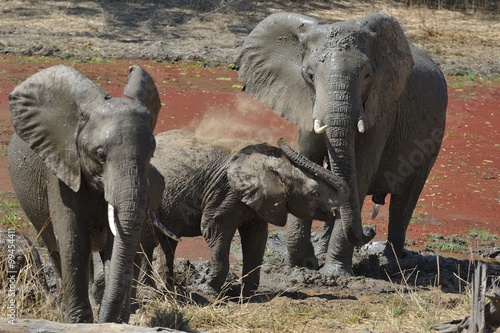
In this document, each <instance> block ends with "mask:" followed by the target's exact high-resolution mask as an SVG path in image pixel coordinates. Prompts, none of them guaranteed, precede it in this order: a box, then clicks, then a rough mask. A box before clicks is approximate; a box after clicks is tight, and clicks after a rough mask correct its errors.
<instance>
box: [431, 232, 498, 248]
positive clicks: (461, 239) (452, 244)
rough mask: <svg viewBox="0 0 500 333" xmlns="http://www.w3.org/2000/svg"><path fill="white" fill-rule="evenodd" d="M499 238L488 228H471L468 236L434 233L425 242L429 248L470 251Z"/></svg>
mask: <svg viewBox="0 0 500 333" xmlns="http://www.w3.org/2000/svg"><path fill="white" fill-rule="evenodd" d="M498 239H499V236H498V235H495V234H491V233H490V232H488V231H486V230H477V229H471V230H470V231H469V234H468V235H466V236H458V235H451V236H446V237H445V236H442V235H436V234H432V235H430V236H429V240H428V241H427V242H425V244H424V247H425V248H426V249H428V250H434V251H436V250H437V251H441V252H453V253H468V252H471V251H472V250H474V249H476V248H479V247H482V246H486V245H488V244H489V243H491V242H494V241H496V240H498Z"/></svg>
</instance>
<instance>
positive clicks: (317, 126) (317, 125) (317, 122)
mask: <svg viewBox="0 0 500 333" xmlns="http://www.w3.org/2000/svg"><path fill="white" fill-rule="evenodd" d="M326 127H327V126H326V125H323V126H322V125H321V121H320V120H319V119H314V132H316V134H321V133H323V132H325V131H326Z"/></svg>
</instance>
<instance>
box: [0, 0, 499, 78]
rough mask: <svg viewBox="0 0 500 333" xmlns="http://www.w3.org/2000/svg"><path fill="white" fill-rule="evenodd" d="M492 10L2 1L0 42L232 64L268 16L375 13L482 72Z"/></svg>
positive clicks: (422, 4)
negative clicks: (153, 48) (158, 47)
mask: <svg viewBox="0 0 500 333" xmlns="http://www.w3.org/2000/svg"><path fill="white" fill-rule="evenodd" d="M492 4H493V5H492ZM494 4H495V2H494V1H492V0H453V1H452V0H351V1H347V0H329V1H327V2H324V1H312V0H311V1H307V0H305V1H273V2H269V1H256V2H245V1H225V0H224V1H222V0H221V1H219V2H217V1H210V2H207V3H205V2H200V1H187V0H186V1H178V2H176V3H175V4H158V5H157V6H156V5H155V6H154V7H152V5H151V4H150V3H148V2H134V1H131V0H129V1H124V2H113V3H112V6H111V5H106V4H104V3H102V4H101V3H97V2H93V1H79V2H74V1H57V2H53V1H38V2H37V3H36V5H32V4H31V3H30V2H27V1H7V2H6V6H5V7H3V15H2V20H0V31H4V32H7V33H4V35H5V37H4V39H5V40H6V41H7V43H8V44H9V43H10V44H12V45H13V46H12V47H11V48H12V52H16V50H17V51H21V52H23V51H22V50H23V49H26V48H29V47H30V46H29V45H31V47H33V45H34V44H40V43H42V44H43V45H44V47H45V48H48V49H50V46H53V47H55V48H57V49H59V50H61V53H62V55H63V56H73V57H79V56H81V57H87V58H90V57H96V56H99V57H102V58H115V57H133V56H140V55H142V54H143V53H141V52H144V51H145V50H144V49H145V48H148V47H149V46H150V45H152V44H153V43H157V42H161V43H162V45H164V46H162V48H163V49H164V53H163V54H164V55H165V54H169V55H178V56H179V57H181V58H182V57H188V56H194V55H196V56H200V57H202V58H208V60H210V58H218V59H223V60H225V59H227V60H228V61H229V62H232V61H234V59H236V49H237V48H238V46H239V45H241V42H242V40H243V38H244V36H245V35H246V34H247V33H248V32H249V31H250V30H251V29H252V28H253V27H254V26H255V25H256V24H257V23H258V22H259V21H260V20H262V19H264V18H265V17H266V16H267V15H268V14H269V13H272V12H277V11H295V12H301V13H304V14H308V15H311V16H314V17H317V18H319V19H320V20H323V21H337V20H344V19H348V18H359V17H362V16H364V15H366V14H369V13H372V12H377V11H379V12H385V13H388V14H391V15H393V16H395V17H396V18H397V19H398V21H400V23H401V24H402V26H403V27H404V29H405V31H406V33H407V36H408V38H409V39H410V41H411V42H412V43H414V44H416V45H419V46H421V47H422V48H423V49H424V50H426V51H428V52H429V53H430V54H431V56H433V57H434V58H436V59H438V60H439V61H440V63H441V64H443V65H444V64H446V65H447V66H448V67H450V66H453V64H459V65H456V66H462V64H469V65H470V67H471V69H470V70H474V69H476V70H481V68H483V67H485V66H488V64H494V63H495V62H496V61H498V56H497V55H498V54H500V34H498V33H495V32H496V31H500V12H499V7H498V5H494ZM202 7H203V8H202ZM205 7H206V8H205ZM0 10H2V8H0ZM19 20H22V21H23V27H18V28H17V29H16V30H15V31H13V32H12V29H11V28H10V27H12V26H18V25H17V23H18V22H19ZM10 33H12V34H13V35H12V38H11V37H9V36H10ZM30 34H31V35H32V36H31V35H30ZM113 36H116V37H115V38H113ZM30 37H31V39H30ZM25 38H26V41H24V42H23V39H25ZM23 43H24V44H23ZM17 44H19V45H18V46H17ZM138 49H139V50H140V51H138ZM9 50H10V49H9Z"/></svg>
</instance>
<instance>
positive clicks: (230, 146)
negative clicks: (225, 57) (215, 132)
mask: <svg viewBox="0 0 500 333" xmlns="http://www.w3.org/2000/svg"><path fill="white" fill-rule="evenodd" d="M278 144H279V146H280V148H277V147H273V146H271V145H269V144H267V143H259V144H255V143H251V142H242V141H233V140H214V139H201V138H198V137H196V136H194V135H193V134H192V133H190V132H186V131H180V130H174V131H169V132H164V133H160V134H158V135H157V136H156V150H155V154H154V157H153V159H152V160H151V163H152V164H153V165H154V166H155V167H156V168H157V169H158V170H159V171H160V173H161V174H162V175H163V176H164V178H165V192H164V194H163V200H162V203H161V208H160V209H159V211H158V218H159V220H160V221H161V222H162V223H163V224H164V225H165V226H166V227H167V228H168V229H169V230H170V231H172V232H173V233H174V234H176V235H177V236H179V237H181V236H186V237H193V236H200V235H203V237H204V238H205V240H206V241H207V243H208V246H209V248H210V252H211V276H210V277H209V281H208V283H207V284H206V286H205V288H204V289H205V290H206V291H208V292H212V293H218V292H220V290H221V287H222V285H223V284H224V282H225V280H226V276H227V274H228V271H229V250H230V245H231V240H232V238H233V236H234V234H235V232H236V230H237V229H238V231H239V234H240V237H241V247H242V254H243V272H242V273H243V293H244V294H249V293H250V292H253V291H255V290H256V289H257V288H258V286H259V279H260V269H259V266H260V265H261V263H262V260H263V257H264V251H265V247H266V242H267V223H271V224H274V225H277V226H284V225H285V224H286V220H287V214H288V213H291V214H293V215H295V216H297V217H299V218H304V219H317V220H322V221H332V220H333V218H334V215H335V213H334V211H335V209H336V208H337V207H339V206H341V205H342V204H343V203H344V202H345V200H346V199H347V197H348V186H347V184H346V183H345V182H344V181H343V180H342V179H340V178H339V177H337V176H335V175H334V174H333V173H332V172H330V171H328V170H327V169H325V168H322V167H321V166H319V165H317V164H315V163H312V162H311V161H309V160H308V159H306V158H305V157H304V156H302V155H300V154H298V153H297V152H295V151H293V150H292V149H291V148H290V147H289V146H288V145H287V144H286V142H285V141H284V140H283V139H280V140H279V141H278ZM162 242H163V244H162V247H163V250H164V251H165V255H166V260H167V267H168V269H169V275H170V277H172V275H173V261H174V253H175V248H176V245H177V242H176V241H174V240H172V239H170V238H166V237H164V238H163V239H162Z"/></svg>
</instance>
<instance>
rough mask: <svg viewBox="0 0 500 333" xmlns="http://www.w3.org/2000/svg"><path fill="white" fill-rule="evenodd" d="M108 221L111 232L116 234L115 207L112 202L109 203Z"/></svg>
mask: <svg viewBox="0 0 500 333" xmlns="http://www.w3.org/2000/svg"><path fill="white" fill-rule="evenodd" d="M108 223H109V229H111V233H112V234H113V236H116V222H115V208H114V207H113V206H112V205H111V204H108Z"/></svg>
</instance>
